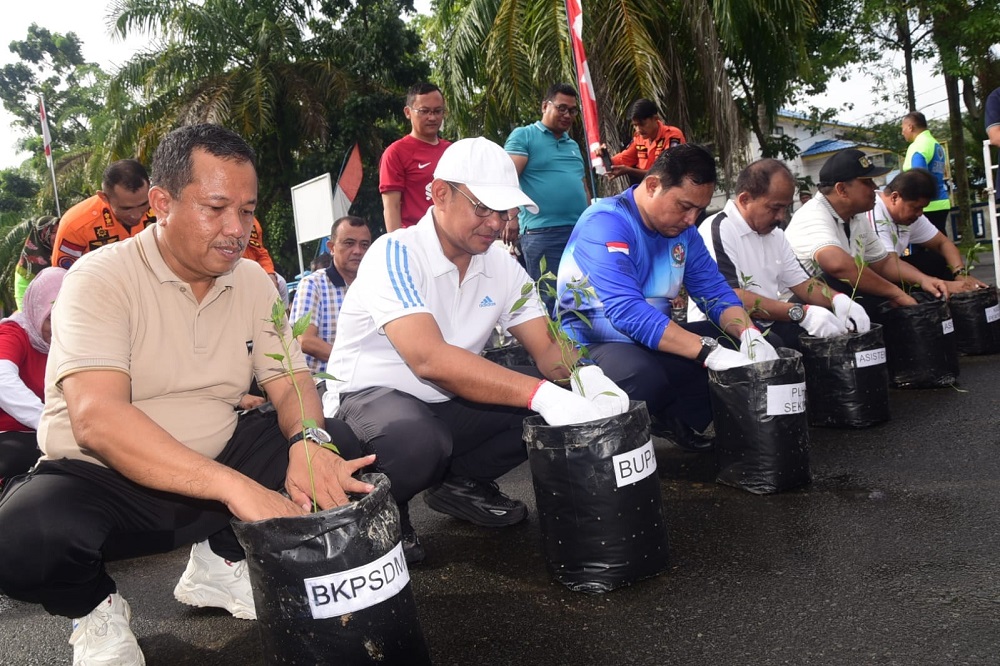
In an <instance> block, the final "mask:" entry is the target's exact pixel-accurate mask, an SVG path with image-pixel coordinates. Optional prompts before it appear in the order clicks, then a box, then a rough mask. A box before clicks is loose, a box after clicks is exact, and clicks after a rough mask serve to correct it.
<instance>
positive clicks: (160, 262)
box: [123, 224, 250, 289]
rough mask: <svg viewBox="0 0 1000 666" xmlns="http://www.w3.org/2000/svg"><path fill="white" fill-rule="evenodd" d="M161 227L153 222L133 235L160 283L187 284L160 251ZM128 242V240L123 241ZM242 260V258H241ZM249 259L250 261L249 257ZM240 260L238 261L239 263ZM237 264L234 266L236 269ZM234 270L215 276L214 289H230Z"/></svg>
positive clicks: (140, 251) (143, 258) (143, 256)
mask: <svg viewBox="0 0 1000 666" xmlns="http://www.w3.org/2000/svg"><path fill="white" fill-rule="evenodd" d="M158 228H159V225H157V224H151V225H149V226H148V227H146V228H145V229H143V230H142V231H140V232H139V233H138V234H136V235H135V236H133V238H135V242H136V243H138V244H139V253H140V255H141V256H142V260H143V262H144V263H145V264H146V266H148V267H149V270H150V272H152V273H153V275H154V276H155V277H156V279H157V280H159V281H160V284H164V283H167V282H177V283H180V284H187V281H186V280H182V279H181V278H179V277H177V275H176V274H175V273H174V272H173V271H172V270H170V267H169V266H168V265H167V262H166V261H164V259H163V253H162V252H161V251H160V244H159V242H158V241H157V239H156V230H157V229H158ZM123 242H126V241H123ZM240 261H242V259H241V260H240ZM247 261H250V260H249V259H247ZM238 263H239V262H237V264H238ZM235 267H236V264H234V266H233V268H234V269H235ZM233 284H234V280H233V271H229V272H228V273H226V274H225V275H220V276H218V277H217V278H215V283H214V285H213V289H215V288H218V289H229V288H231V287H232V286H233Z"/></svg>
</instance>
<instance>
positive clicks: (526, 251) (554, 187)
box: [504, 83, 587, 280]
mask: <svg viewBox="0 0 1000 666" xmlns="http://www.w3.org/2000/svg"><path fill="white" fill-rule="evenodd" d="M579 113H580V105H579V104H578V103H577V93H576V90H575V89H574V88H573V86H570V85H567V84H565V83H559V84H556V85H554V86H552V87H551V88H549V90H548V92H547V93H546V95H545V101H544V102H542V119H541V120H540V121H538V122H535V123H533V124H531V125H526V126H525V127H518V128H517V129H515V130H514V131H513V132H511V134H510V136H509V137H508V138H507V143H506V144H505V145H504V150H506V151H507V153H508V154H509V155H510V157H511V159H512V160H513V161H514V167H515V168H516V169H517V173H518V177H519V179H520V184H521V189H522V190H524V192H525V194H527V195H528V196H529V197H531V198H532V199H533V200H534V201H535V202H536V203H537V204H538V212H537V213H533V212H531V211H530V210H527V209H525V208H522V209H521V214H520V233H521V252H522V253H523V256H524V266H525V268H526V269H527V271H528V274H529V275H530V276H531V277H532V279H535V280H537V279H538V276H539V275H540V273H541V271H540V270H539V262H540V261H541V259H542V257H545V263H546V269H547V270H550V271H552V272H553V273H557V272H558V270H559V259H560V257H561V256H562V251H563V248H565V247H566V241H567V239H569V235H570V232H572V231H573V225H574V224H576V221H577V220H578V219H579V218H580V214H581V213H583V211H584V209H586V208H587V190H586V188H585V186H584V182H585V179H586V170H585V167H584V164H585V163H584V160H583V155H582V154H581V152H580V145H579V144H578V143H577V142H576V141H574V140H573V138H572V137H570V135H569V130H570V128H571V127H572V126H573V121H574V120H575V119H576V117H577V116H578V115H579Z"/></svg>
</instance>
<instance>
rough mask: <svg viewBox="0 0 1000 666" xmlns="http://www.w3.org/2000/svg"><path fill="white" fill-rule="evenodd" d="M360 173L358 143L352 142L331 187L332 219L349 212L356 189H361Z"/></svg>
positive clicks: (356, 192) (337, 218)
mask: <svg viewBox="0 0 1000 666" xmlns="http://www.w3.org/2000/svg"><path fill="white" fill-rule="evenodd" d="M362 175H363V173H362V169H361V151H360V150H359V149H358V144H354V147H353V148H351V153H350V155H348V156H347V160H346V161H345V162H344V168H343V169H341V171H340V177H339V178H337V184H336V185H335V186H334V188H333V219H335V220H339V219H340V218H342V217H344V216H345V215H348V214H349V213H348V211H350V210H351V204H352V203H354V199H355V198H356V197H357V196H358V190H359V189H361V176H362Z"/></svg>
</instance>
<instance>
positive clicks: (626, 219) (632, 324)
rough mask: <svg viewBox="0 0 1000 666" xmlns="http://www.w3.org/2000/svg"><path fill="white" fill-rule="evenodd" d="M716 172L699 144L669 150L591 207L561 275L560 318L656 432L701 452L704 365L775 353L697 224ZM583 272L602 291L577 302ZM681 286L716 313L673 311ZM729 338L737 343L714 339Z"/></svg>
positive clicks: (705, 420)
mask: <svg viewBox="0 0 1000 666" xmlns="http://www.w3.org/2000/svg"><path fill="white" fill-rule="evenodd" d="M715 181H716V173H715V161H714V160H713V158H712V156H711V155H710V154H709V153H708V152H707V151H706V150H705V149H704V148H702V147H700V146H696V145H693V144H683V145H680V146H675V147H674V148H670V149H669V150H666V151H664V152H663V153H662V154H661V155H660V157H658V158H657V159H656V161H655V162H654V163H653V166H652V167H651V168H650V170H649V172H648V174H647V175H646V178H645V179H643V181H642V182H641V183H639V185H637V186H635V187H633V188H631V189H629V190H627V191H625V192H624V193H623V194H620V195H618V196H616V197H611V198H608V199H603V200H601V201H600V202H598V203H596V204H594V205H593V206H591V207H590V208H588V209H587V210H586V212H584V214H583V216H582V217H581V218H580V221H579V222H578V223H577V225H576V229H575V230H574V231H573V234H572V236H571V237H570V239H569V243H568V244H567V246H566V251H565V253H564V254H563V258H562V263H561V265H560V269H559V277H558V291H559V294H560V301H559V307H560V309H561V310H564V311H566V314H565V315H564V317H563V320H562V324H563V328H564V329H565V330H566V331H567V333H569V334H570V335H571V336H573V337H574V338H575V339H576V340H577V341H578V342H579V343H581V344H583V345H586V346H587V347H588V349H589V350H590V355H591V357H592V358H593V359H594V361H595V362H596V363H597V364H598V365H599V366H600V367H601V368H602V369H603V370H604V372H605V374H606V375H607V376H608V377H610V378H611V379H612V381H614V382H615V383H616V384H618V385H619V386H621V387H622V388H623V389H625V391H626V392H627V393H628V395H629V397H630V398H631V399H632V400H644V401H645V402H646V405H647V407H648V408H649V412H650V415H651V416H652V417H653V419H654V422H655V424H656V425H657V431H658V432H660V433H662V434H664V435H666V436H667V437H669V438H670V439H672V440H673V441H674V442H675V443H677V444H679V445H680V446H682V447H684V448H690V449H696V450H704V449H706V448H708V447H709V446H710V440H709V439H708V438H707V437H706V436H705V435H704V431H705V430H706V429H707V428H708V426H709V424H710V423H711V421H712V409H711V405H710V404H709V398H708V376H707V373H706V371H705V368H706V367H708V368H712V369H714V370H723V369H727V368H732V367H736V366H740V365H747V364H749V363H752V362H754V360H756V361H763V360H771V359H774V358H777V353H776V352H775V351H774V348H772V347H771V345H769V344H768V343H767V342H765V341H764V339H763V337H762V335H761V333H760V331H759V330H757V329H756V328H754V327H753V325H752V322H751V320H750V318H749V317H748V316H747V314H746V312H745V311H744V310H743V307H742V305H741V303H740V299H739V298H738V297H737V296H736V294H735V293H734V292H733V290H732V289H731V288H730V287H729V285H727V284H726V281H725V279H724V278H723V277H722V275H721V274H720V273H719V268H718V266H717V265H716V263H715V261H713V260H712V257H711V256H710V255H709V253H708V250H707V249H706V248H705V244H704V242H703V241H702V239H701V236H699V234H698V231H697V229H696V228H695V226H694V225H695V222H696V220H697V218H698V215H699V214H700V213H701V211H702V210H703V209H704V208H705V206H707V205H708V203H709V202H710V201H711V199H712V194H713V192H714V190H715ZM584 279H586V281H587V284H589V286H590V287H592V288H593V291H594V294H595V296H596V297H584V298H583V301H582V303H581V304H580V305H579V306H576V304H575V296H574V293H573V289H572V288H571V287H572V285H573V284H574V283H579V282H580V281H582V280H584ZM682 285H683V286H684V287H686V288H687V290H688V293H689V294H690V295H691V296H692V297H693V298H696V299H698V300H699V302H701V301H702V300H704V302H705V303H707V306H706V307H707V315H708V317H709V319H710V320H711V321H710V322H700V323H697V324H690V325H687V326H681V325H680V324H677V323H675V322H672V321H671V319H670V302H671V300H672V299H673V298H674V297H676V296H677V294H678V292H679V291H680V288H681V286H682ZM578 315H580V316H578ZM584 318H586V320H587V321H585V320H584ZM588 321H589V325H588ZM727 336H732V338H731V340H732V341H731V342H730V345H731V346H733V347H735V346H736V345H737V344H738V345H739V347H740V352H739V353H737V352H735V351H732V350H730V349H725V348H723V347H720V346H719V341H720V340H723V341H725V340H727V339H729V338H728V337H727ZM736 341H739V342H736Z"/></svg>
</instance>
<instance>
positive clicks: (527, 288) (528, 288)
mask: <svg viewBox="0 0 1000 666" xmlns="http://www.w3.org/2000/svg"><path fill="white" fill-rule="evenodd" d="M534 290H535V283H534V282H525V283H524V284H523V285H521V295H522V296H527V295H528V294H530V293H531V292H532V291H534Z"/></svg>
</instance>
